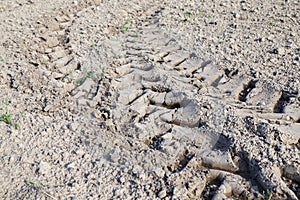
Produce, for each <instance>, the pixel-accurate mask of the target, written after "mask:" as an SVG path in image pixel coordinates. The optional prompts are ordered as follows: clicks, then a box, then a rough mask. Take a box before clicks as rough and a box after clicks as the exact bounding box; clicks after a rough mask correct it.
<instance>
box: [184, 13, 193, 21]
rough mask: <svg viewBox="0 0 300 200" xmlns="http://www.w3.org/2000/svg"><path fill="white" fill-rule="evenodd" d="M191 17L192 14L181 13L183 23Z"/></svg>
mask: <svg viewBox="0 0 300 200" xmlns="http://www.w3.org/2000/svg"><path fill="white" fill-rule="evenodd" d="M192 16H193V14H192V13H191V12H185V13H183V17H184V21H187V20H188V19H190V18H191V17H192Z"/></svg>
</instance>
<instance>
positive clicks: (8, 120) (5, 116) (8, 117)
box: [0, 99, 26, 129]
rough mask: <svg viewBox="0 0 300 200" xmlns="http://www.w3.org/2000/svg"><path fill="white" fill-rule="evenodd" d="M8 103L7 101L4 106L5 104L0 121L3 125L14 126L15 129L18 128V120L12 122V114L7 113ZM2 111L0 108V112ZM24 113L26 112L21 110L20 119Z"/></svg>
mask: <svg viewBox="0 0 300 200" xmlns="http://www.w3.org/2000/svg"><path fill="white" fill-rule="evenodd" d="M9 103H10V101H9V100H8V99H7V100H6V101H5V102H4V104H5V113H3V114H1V115H0V121H3V122H4V123H6V124H8V125H12V126H14V127H15V128H16V129H18V128H19V124H18V123H17V121H18V120H16V121H13V119H12V116H13V115H12V114H10V113H8V105H9ZM1 110H3V109H2V108H0V111H1ZM25 112H26V110H22V111H21V113H20V115H21V117H23V116H24V113H25Z"/></svg>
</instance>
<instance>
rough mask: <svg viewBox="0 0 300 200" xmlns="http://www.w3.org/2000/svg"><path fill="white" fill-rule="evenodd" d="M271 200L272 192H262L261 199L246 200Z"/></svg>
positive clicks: (250, 199)
mask: <svg viewBox="0 0 300 200" xmlns="http://www.w3.org/2000/svg"><path fill="white" fill-rule="evenodd" d="M271 198H272V192H271V191H270V190H264V191H263V192H262V197H260V198H255V199H252V198H250V197H248V199H247V200H271Z"/></svg>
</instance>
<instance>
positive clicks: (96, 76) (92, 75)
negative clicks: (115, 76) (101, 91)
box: [74, 68, 108, 85]
mask: <svg viewBox="0 0 300 200" xmlns="http://www.w3.org/2000/svg"><path fill="white" fill-rule="evenodd" d="M107 73H108V68H103V70H102V73H95V72H94V71H88V70H86V69H84V70H83V74H82V76H81V77H80V78H78V79H76V80H75V81H74V83H75V84H76V85H81V84H83V83H84V81H85V80H86V79H87V78H91V79H92V80H94V81H98V80H100V79H101V78H102V77H103V74H107Z"/></svg>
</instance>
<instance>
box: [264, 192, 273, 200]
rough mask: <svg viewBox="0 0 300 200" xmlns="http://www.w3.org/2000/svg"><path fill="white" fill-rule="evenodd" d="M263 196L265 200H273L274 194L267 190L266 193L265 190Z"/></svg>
mask: <svg viewBox="0 0 300 200" xmlns="http://www.w3.org/2000/svg"><path fill="white" fill-rule="evenodd" d="M262 195H263V199H264V200H271V197H272V192H271V191H270V190H266V191H265V190H264V191H263V192H262Z"/></svg>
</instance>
